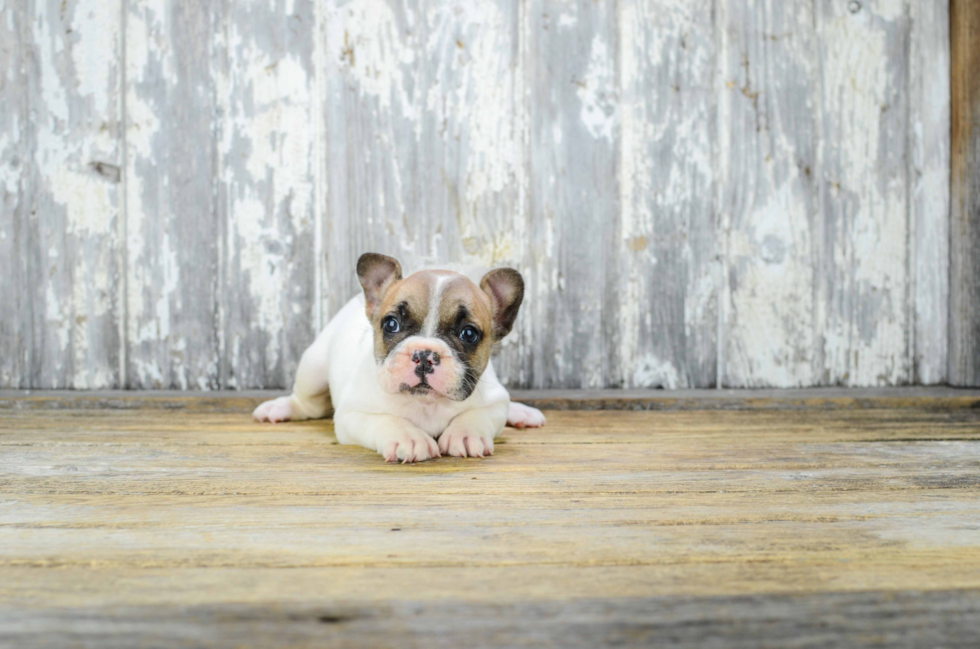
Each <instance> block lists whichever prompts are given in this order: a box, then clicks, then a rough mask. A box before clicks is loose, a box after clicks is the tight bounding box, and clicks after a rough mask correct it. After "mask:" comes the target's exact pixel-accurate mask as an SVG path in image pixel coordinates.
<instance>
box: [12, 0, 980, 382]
mask: <svg viewBox="0 0 980 649" xmlns="http://www.w3.org/2000/svg"><path fill="white" fill-rule="evenodd" d="M961 4H962V3H961ZM967 4H968V3H967ZM2 12H3V18H2V20H0V84H2V85H0V90H2V97H3V102H2V104H0V205H2V212H0V273H2V276H3V281H2V282H0V387H3V388H79V389H81V388H108V387H127V388H182V389H191V388H194V389H201V388H203V389H219V388H251V387H266V388H279V387H288V385H289V383H290V380H291V376H292V374H293V372H294V370H295V367H296V364H297V362H298V360H299V357H300V355H301V354H302V351H303V349H304V348H305V346H306V345H307V344H309V342H310V341H311V340H312V339H313V337H314V336H315V333H316V331H318V329H319V327H321V326H322V325H323V324H324V323H325V322H326V321H327V320H328V319H329V317H330V316H331V315H332V314H333V313H335V312H336V311H337V310H338V309H339V308H340V306H342V304H343V303H344V302H345V301H346V300H347V299H348V298H349V297H350V296H351V295H353V294H354V292H355V291H356V290H357V284H356V279H355V277H354V273H353V266H354V262H355V260H356V258H357V256H358V255H359V254H360V253H361V252H364V251H369V250H375V251H381V252H386V253H388V254H392V255H395V256H397V257H399V258H400V259H401V260H402V263H403V265H404V266H405V267H406V269H411V268H413V267H416V266H420V265H423V264H435V263H442V262H446V261H453V262H462V263H467V264H474V263H476V264H481V265H502V264H506V265H512V266H514V267H516V268H518V269H520V270H521V271H522V272H523V273H524V275H525V278H526V280H527V284H528V290H527V303H526V307H525V309H524V312H523V314H522V316H521V317H520V319H519V321H518V324H517V326H516V327H515V331H514V333H513V334H512V335H511V337H510V338H509V339H508V340H507V341H506V342H505V343H504V344H503V346H502V348H501V351H500V354H499V357H498V361H497V363H498V373H500V374H502V375H503V376H504V377H506V379H507V380H508V382H509V383H510V384H511V385H515V386H521V387H539V388H540V387H568V388H578V387H593V388H595V387H619V386H622V387H665V388H683V387H714V386H732V387H743V386H751V387H762V386H776V387H788V386H807V385H846V386H850V385H893V384H907V383H927V384H931V383H942V382H945V381H946V380H947V377H948V376H950V375H948V374H947V369H948V368H951V370H952V372H953V375H954V376H956V377H960V378H958V380H959V381H960V382H965V383H969V382H974V383H976V382H977V381H978V380H980V379H978V377H980V374H978V373H976V372H975V373H973V374H968V373H967V374H963V373H962V372H961V371H960V370H959V369H957V368H960V367H961V366H962V362H963V358H965V357H967V356H969V355H971V354H972V355H973V356H974V357H975V356H976V353H975V349H976V347H975V346H976V337H977V334H976V330H975V328H974V329H972V330H967V331H966V333H958V332H961V331H962V330H961V329H958V328H957V327H958V326H959V321H958V320H957V318H960V317H961V316H960V315H959V312H958V311H956V310H954V311H953V321H950V319H949V313H950V311H949V310H948V302H949V300H950V298H951V297H954V298H955V297H956V296H962V295H965V293H964V292H963V291H964V290H966V291H973V292H974V293H975V292H976V290H978V289H977V286H978V285H980V282H978V281H977V277H976V275H975V274H974V275H971V274H970V271H969V270H967V271H964V272H961V273H960V274H958V275H957V274H955V273H954V283H958V284H957V286H954V287H953V290H952V291H951V287H950V285H949V274H950V261H949V260H950V248H949V241H950V221H949V213H950V190H949V186H950V183H949V178H950V162H949V158H950V87H949V78H950V75H949V69H950V50H949V32H950V19H949V16H950V14H949V8H948V7H947V6H946V3H944V2H940V1H939V0H936V1H935V2H932V1H927V2H915V1H912V0H850V1H848V0H832V1H827V2H824V1H820V2H815V1H813V0H696V1H694V2H691V1H688V0H618V1H616V2H611V1H608V0H599V1H593V0H578V1H562V0H467V1H463V0H457V1H449V0H445V1H433V2H423V1H422V0H348V1H340V0H333V1H330V2H323V3H314V2H312V1H310V0H272V1H271V2H266V3H256V2H232V1H231V0H221V1H218V2H210V3H193V2H185V1H178V0H119V1H118V2H115V3H104V2H103V3H97V2H94V1H93V0H65V1H63V2H62V1H61V0H57V1H56V0H8V1H7V2H6V3H5V4H4V5H3V8H2ZM964 69H967V68H964ZM953 240H954V242H955V241H956V237H955V236H954V237H953ZM960 258H962V257H960ZM957 259H959V258H957ZM956 268H959V266H955V264H954V271H955V269H956ZM973 313H974V315H975V309H974V311H973ZM947 332H950V333H951V334H952V339H948V335H947ZM970 336H972V339H971V338H970ZM971 340H972V342H971ZM963 341H966V342H970V344H972V345H973V346H970V344H968V345H964V344H962V343H963ZM950 354H952V355H951V356H950ZM973 360H974V361H975V358H974V359H973ZM958 363H959V364H958ZM974 364H975V363H974Z"/></svg>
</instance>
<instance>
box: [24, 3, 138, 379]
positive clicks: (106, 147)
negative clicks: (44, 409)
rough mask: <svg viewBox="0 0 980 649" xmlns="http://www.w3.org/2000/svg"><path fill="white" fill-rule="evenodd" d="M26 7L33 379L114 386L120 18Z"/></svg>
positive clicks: (52, 6) (107, 12)
mask: <svg viewBox="0 0 980 649" xmlns="http://www.w3.org/2000/svg"><path fill="white" fill-rule="evenodd" d="M26 6H27V9H26V14H27V15H26V16H25V18H27V20H26V21H25V24H24V26H25V27H26V28H27V31H28V33H27V35H26V38H27V39H28V40H29V45H28V48H29V49H28V51H27V52H26V53H25V54H26V59H25V60H24V61H23V62H22V63H23V65H25V66H26V67H27V70H28V75H30V77H31V79H30V85H29V89H28V107H29V114H28V119H29V120H30V121H31V122H32V127H31V132H30V134H29V136H28V137H29V138H30V139H29V140H28V142H29V145H30V146H31V150H30V151H28V152H26V155H27V156H28V157H29V159H30V163H29V168H28V169H24V170H23V173H24V174H25V176H26V178H24V181H25V183H26V184H27V186H28V187H29V194H28V196H27V197H26V199H27V201H29V203H28V205H25V206H24V208H25V209H28V210H29V212H28V213H27V222H26V224H25V225H26V230H27V231H26V237H25V238H24V240H23V243H24V244H26V249H25V251H24V252H25V253H26V254H27V255H28V262H27V277H26V281H27V291H29V293H30V297H29V304H28V305H27V307H28V310H29V313H30V318H31V323H30V326H31V339H32V342H31V345H32V353H31V356H30V369H29V372H30V374H29V376H30V379H29V383H30V384H31V385H32V386H33V387H42V388H75V389H85V388H105V387H115V386H116V385H117V383H118V379H119V349H120V346H119V325H118V302H119V295H118V291H119V286H120V284H119V277H118V269H119V264H118V259H119V257H118V255H119V247H120V242H119V240H118V237H117V226H118V219H119V218H120V217H121V215H120V204H121V195H120V194H121V192H120V191H119V181H120V172H121V169H120V166H121V159H122V148H121V144H120V142H121V138H120V130H121V128H120V127H121V121H122V113H121V110H122V109H121V94H120V93H121V88H120V84H121V76H120V74H121V65H120V60H119V56H120V51H121V50H120V38H121V19H120V17H121V12H120V10H119V5H117V4H114V3H110V4H108V5H106V4H105V3H100V2H96V1H95V0H75V1H65V2H60V1H56V0H49V1H39V2H34V3H27V5H26ZM31 136H32V137H31Z"/></svg>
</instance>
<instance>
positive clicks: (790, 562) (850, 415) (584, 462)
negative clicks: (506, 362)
mask: <svg viewBox="0 0 980 649" xmlns="http://www.w3.org/2000/svg"><path fill="white" fill-rule="evenodd" d="M548 418H549V423H548V426H546V427H545V428H543V429H538V430H525V431H516V430H512V429H508V430H507V431H506V432H505V434H504V436H503V438H502V439H501V440H500V444H498V446H497V449H496V451H497V452H496V454H495V455H494V456H493V457H492V458H487V459H485V460H482V461H477V460H459V459H440V460H436V461H433V462H427V463H423V464H420V465H417V466H402V465H388V464H385V463H384V462H383V461H382V460H381V459H380V458H379V457H378V456H377V455H376V454H374V453H371V452H369V451H367V450H365V449H361V448H357V447H347V446H340V445H338V444H337V443H336V440H335V439H334V437H333V434H332V426H331V423H330V422H329V421H326V422H304V423H297V424H283V425H277V426H269V425H263V424H257V423H254V422H252V421H251V420H250V419H249V418H248V416H247V413H241V412H240V413H217V412H208V411H207V410H199V411H191V410H184V411H179V410H172V409H170V410H159V409H157V410H150V409H147V410H100V411H91V410H29V409H21V408H12V409H4V410H0V449H2V451H0V491H2V492H3V493H4V494H5V498H4V500H3V501H2V502H0V601H2V602H3V604H2V605H0V621H2V623H0V629H2V631H0V644H3V643H6V644H10V645H16V646H54V645H57V644H59V643H62V642H63V641H65V638H68V637H70V638H72V642H74V643H75V644H80V645H82V646H110V647H111V646H123V645H125V644H126V643H127V642H130V643H131V642H132V641H133V640H134V639H135V638H140V639H142V640H143V641H146V640H147V639H148V638H157V637H160V638H161V639H160V641H159V644H161V646H183V645H185V644H193V643H195V642H196V643H197V644H201V643H202V642H204V641H205V640H208V641H212V640H213V641H214V642H215V643H217V644H218V645H219V646H242V645H244V646H253V645H257V644H262V643H263V642H265V641H266V640H268V639H269V638H273V637H276V638H279V639H280V644H281V643H282V642H284V640H282V638H289V642H291V643H294V644H296V645H297V646H305V644H310V645H314V644H318V643H319V644H320V645H324V644H325V645H326V646H331V645H330V642H337V643H339V644H341V645H342V644H343V642H342V640H343V639H344V638H346V639H347V641H350V642H355V641H356V642H360V643H362V644H363V643H365V642H368V641H369V640H370V639H372V638H376V637H381V635H379V634H382V635H383V634H396V635H397V636H398V637H399V639H400V641H401V642H402V644H404V643H405V642H407V643H409V644H412V643H420V644H421V643H424V642H428V641H430V640H431V641H432V642H435V643H436V644H438V643H439V642H450V641H451V640H453V639H458V638H461V637H463V636H462V635H454V634H471V635H472V634H474V633H478V634H479V637H478V639H477V640H476V641H475V642H476V643H477V644H479V643H480V642H485V643H487V644H499V643H500V642H501V641H502V640H501V638H516V637H518V635H521V637H525V638H530V637H535V638H537V639H538V641H537V642H536V644H537V645H545V646H550V645H555V646H559V645H560V646H593V645H594V643H595V642H598V641H600V639H603V638H605V639H610V638H611V639H615V638H625V639H624V640H623V643H624V644H626V646H631V645H633V644H643V643H645V642H650V641H655V640H658V641H659V643H660V644H664V645H666V646H689V645H693V644H696V643H698V642H702V643H703V642H704V639H705V638H723V639H726V642H725V643H726V646H727V645H728V644H732V643H734V646H740V645H738V643H739V642H741V643H749V642H750V641H753V642H754V644H753V645H752V646H777V645H778V643H779V642H780V641H781V640H785V637H786V636H785V633H787V632H789V631H788V630H792V632H793V633H794V634H795V635H794V636H793V637H794V638H796V639H797V640H798V641H799V642H801V643H805V646H841V645H843V644H855V645H857V646H863V645H862V644H861V643H862V642H865V643H871V642H872V640H870V639H869V638H878V639H879V640H877V641H882V640H881V638H886V639H887V638H894V639H895V643H897V645H898V646H906V645H902V644H901V642H907V643H908V645H907V646H922V645H923V644H929V643H932V642H938V643H939V644H943V646H970V645H969V644H968V643H969V642H972V641H974V640H975V637H976V636H975V633H976V631H977V620H978V617H977V593H978V592H980V544H978V539H977V534H976V521H977V520H978V516H980V504H978V503H980V500H978V498H977V495H978V492H980V481H978V479H977V476H976V466H977V463H978V462H980V411H977V410H976V409H975V408H973V409H971V408H963V409H959V410H929V409H925V408H921V407H913V408H901V409H889V408H879V409H872V410H836V411H822V410H812V409H811V410H803V411H776V410H755V411H691V412H613V411H607V412H588V413H583V412H578V413H567V412H558V411H552V412H549V413H548ZM586 611H588V614H586ZM651 616H652V617H651ZM467 620H468V621H467ZM454 621H455V622H454ZM444 625H446V626H447V628H443V626H444ZM576 625H578V626H576ZM165 628H166V629H167V630H168V631H167V633H166V634H164V635H166V638H163V637H162V635H161V634H163V629H165ZM450 629H452V630H450ZM569 629H577V631H576V633H575V634H574V637H573V636H569V635H565V634H566V633H568V632H570V631H569ZM684 629H687V630H686V631H685V630H684ZM437 630H438V633H436V631H437ZM327 631H329V634H328V635H326V636H324V635H323V633H326V632H327ZM433 634H435V635H433ZM529 634H530V635H529ZM439 638H441V639H439ZM852 639H855V640H854V642H851V640H852ZM729 640H730V642H728V641H729ZM603 641H604V640H603ZM590 643H591V644H590ZM821 643H824V644H821ZM382 644H383V643H382ZM746 646H747V645H746Z"/></svg>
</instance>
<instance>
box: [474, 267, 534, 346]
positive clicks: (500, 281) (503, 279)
mask: <svg viewBox="0 0 980 649" xmlns="http://www.w3.org/2000/svg"><path fill="white" fill-rule="evenodd" d="M480 288H482V289H483V290H484V292H485V293H486V294H487V295H489V296H490V304H491V305H492V308H493V340H494V342H497V341H498V340H501V339H502V338H503V337H504V336H506V335H507V334H509V333H510V328H511V327H513V326H514V320H516V319H517V311H518V310H519V309H520V308H521V302H522V301H523V300H524V279H523V278H522V277H521V274H520V273H518V272H517V271H516V270H514V269H513V268H496V269H494V270H491V271H490V272H489V273H487V274H486V275H484V276H483V279H481V280H480Z"/></svg>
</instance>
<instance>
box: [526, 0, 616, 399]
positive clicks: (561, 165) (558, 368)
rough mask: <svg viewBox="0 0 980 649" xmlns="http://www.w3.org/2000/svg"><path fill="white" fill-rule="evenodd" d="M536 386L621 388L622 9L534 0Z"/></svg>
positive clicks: (584, 1)
mask: <svg viewBox="0 0 980 649" xmlns="http://www.w3.org/2000/svg"><path fill="white" fill-rule="evenodd" d="M527 12H528V21H527V29H528V33H527V39H528V41H527V42H528V49H527V70H526V74H527V79H528V81H527V89H528V92H529V93H530V97H529V101H530V122H529V138H530V140H529V141H530V156H529V159H530V175H531V177H530V180H529V190H528V201H529V202H528V210H529V219H530V221H531V225H530V227H529V246H530V250H529V252H528V261H527V267H528V271H529V272H528V280H529V282H528V286H527V290H526V295H527V299H528V301H529V309H528V313H527V316H528V317H529V319H530V331H529V336H528V342H527V344H528V350H529V351H528V353H529V356H530V358H529V364H530V366H531V369H530V374H529V377H528V378H529V380H528V383H529V384H530V385H531V386H533V387H541V388H548V387H558V386H566V387H572V388H590V387H602V386H617V385H621V384H622V370H621V368H620V366H621V363H620V359H619V356H618V353H617V351H618V350H619V346H620V324H621V323H620V322H619V319H618V316H619V308H618V307H619V298H618V297H617V295H616V283H617V282H618V275H619V272H618V268H617V266H618V259H616V252H617V251H618V250H619V249H620V248H619V238H620V233H621V228H620V216H619V196H618V186H617V184H618V175H617V167H618V162H619V160H618V156H619V154H618V151H619V150H618V143H619V136H620V128H619V105H618V104H619V97H618V92H619V88H618V76H617V75H618V73H619V70H618V61H617V59H618V51H619V45H618V41H617V20H616V5H615V3H611V2H592V1H591V0H580V1H568V2H560V1H557V0H530V1H529V3H528V10H527Z"/></svg>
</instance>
